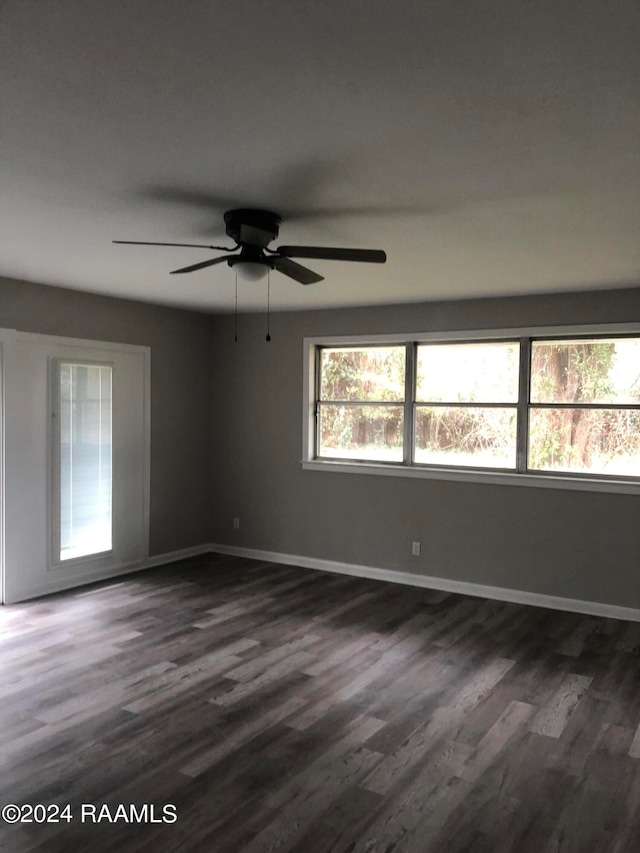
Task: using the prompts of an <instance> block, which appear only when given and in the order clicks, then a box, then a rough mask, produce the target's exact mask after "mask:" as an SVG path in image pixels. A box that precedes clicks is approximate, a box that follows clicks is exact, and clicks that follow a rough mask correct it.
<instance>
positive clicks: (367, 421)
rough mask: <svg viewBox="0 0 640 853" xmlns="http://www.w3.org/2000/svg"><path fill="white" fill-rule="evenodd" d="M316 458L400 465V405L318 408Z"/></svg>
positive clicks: (322, 405) (326, 405)
mask: <svg viewBox="0 0 640 853" xmlns="http://www.w3.org/2000/svg"><path fill="white" fill-rule="evenodd" d="M319 430H320V446H319V448H318V454H319V455H320V456H338V457H341V458H351V459H373V460H378V461H382V462H402V432H403V409H402V406H358V405H356V406H339V405H333V404H329V403H322V404H321V405H320V417H319Z"/></svg>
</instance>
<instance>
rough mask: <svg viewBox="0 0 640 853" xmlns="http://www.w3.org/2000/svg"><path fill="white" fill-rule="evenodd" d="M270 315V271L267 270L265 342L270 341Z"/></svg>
mask: <svg viewBox="0 0 640 853" xmlns="http://www.w3.org/2000/svg"><path fill="white" fill-rule="evenodd" d="M270 315H271V270H270V269H267V337H266V338H265V340H267V341H270V340H271V335H270V334H269V321H270V318H271V317H270Z"/></svg>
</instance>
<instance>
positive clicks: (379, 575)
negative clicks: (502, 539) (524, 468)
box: [211, 545, 640, 622]
mask: <svg viewBox="0 0 640 853" xmlns="http://www.w3.org/2000/svg"><path fill="white" fill-rule="evenodd" d="M211 550H212V551H214V552H216V553H218V554H227V555H229V556H232V557H246V558H248V559H252V560H264V561H266V562H270V563H284V564H285V565H287V566H300V567H302V568H304V569H318V570H320V571H323V572H333V573H335V574H340V575H352V576H354V577H359V578H370V579H372V580H380V581H388V582H390V583H400V584H405V585H406V586H417V587H423V588H426V589H437V590H441V591H442V592H455V593H460V594H461V595H473V596H477V597H480V598H491V599H494V600H496V601H509V602H511V603H512V604H528V605H532V606H533V607H548V608H549V609H551V610H564V611H568V612H570V613H583V614H585V615H587V616H605V617H607V618H610V619H624V620H626V621H628V622H640V610H638V609H635V608H633V607H621V606H620V605H616V604H606V603H605V602H601V601H582V600H580V599H578V598H562V597H561V596H557V595H544V594H542V593H537V592H527V591H526V590H520V589H509V588H507V587H501V586H485V585H484V584H478V583H470V582H468V581H456V580H449V579H448V578H438V577H432V576H429V575H416V574H413V573H412V572H397V571H394V570H392V569H380V568H377V567H375V566H362V565H357V564H355V563H339V562H335V561H333V560H321V559H318V558H316V557H303V556H300V555H296V554H279V553H277V552H275V551H260V550H257V549H254V548H239V547H236V546H235V545H211Z"/></svg>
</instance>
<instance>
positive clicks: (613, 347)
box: [531, 338, 640, 405]
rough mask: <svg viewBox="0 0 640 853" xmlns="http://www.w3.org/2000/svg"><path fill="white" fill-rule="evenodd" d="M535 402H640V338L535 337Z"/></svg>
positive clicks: (533, 378)
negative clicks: (559, 338)
mask: <svg viewBox="0 0 640 853" xmlns="http://www.w3.org/2000/svg"><path fill="white" fill-rule="evenodd" d="M531 402H532V403H604V404H606V403H615V404H618V405H624V404H625V403H640V339H638V338H631V339H612V340H611V339H609V340H607V339H601V340H581V341H544V342H542V341H534V342H533V347H532V353H531Z"/></svg>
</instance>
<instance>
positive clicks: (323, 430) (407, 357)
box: [303, 331, 640, 484]
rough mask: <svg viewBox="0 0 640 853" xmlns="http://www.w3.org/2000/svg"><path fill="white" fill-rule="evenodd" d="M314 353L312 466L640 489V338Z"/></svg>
mask: <svg viewBox="0 0 640 853" xmlns="http://www.w3.org/2000/svg"><path fill="white" fill-rule="evenodd" d="M307 346H308V355H309V368H308V370H307V374H308V375H309V377H310V382H309V391H310V397H309V398H308V399H309V409H308V411H309V418H308V421H307V426H308V432H307V435H308V444H307V447H308V448H309V453H308V456H307V458H306V459H305V460H303V462H306V463H313V462H314V461H317V462H318V463H319V464H320V465H321V466H322V463H325V464H327V463H331V462H333V463H338V464H340V463H341V464H342V465H343V466H344V464H345V463H357V464H358V465H359V466H360V467H363V466H364V467H367V465H368V467H369V468H371V467H372V466H375V467H376V469H380V468H382V467H385V468H387V469H388V470H390V471H391V472H396V473H398V472H400V473H401V472H402V471H404V472H405V473H408V474H411V475H412V476H413V475H415V476H431V475H435V473H434V472H440V474H441V475H442V474H443V473H444V474H445V475H446V473H447V472H449V473H451V474H452V475H456V472H467V473H468V474H473V472H479V473H482V472H485V473H486V474H487V475H490V474H493V475H496V474H508V475H511V476H512V477H513V475H515V476H516V477H518V478H519V479H520V480H523V479H524V480H526V481H527V482H528V483H531V482H534V480H537V481H538V482H537V483H534V484H540V481H541V480H543V481H548V479H549V478H551V477H555V478H556V480H557V481H558V480H560V479H562V481H563V482H566V481H567V478H569V477H570V478H571V479H572V480H576V481H577V480H580V479H582V480H583V481H586V480H589V481H590V482H592V481H593V480H599V481H603V482H606V481H607V480H609V481H613V480H615V481H620V480H623V481H634V480H640V337H639V336H637V335H636V336H632V335H631V334H624V335H622V334H619V335H613V334H607V335H601V336H596V335H593V334H582V335H575V334H574V335H562V334H558V331H556V333H555V334H554V335H553V336H551V335H548V336H545V335H544V334H540V333H538V331H536V334H528V335H524V334H521V333H518V334H516V335H512V337H510V338H507V337H503V338H499V337H498V336H497V335H496V336H495V337H489V336H488V334H487V335H486V336H483V337H481V338H480V339H476V340H473V339H466V338H465V337H462V336H452V337H451V339H448V340H443V339H442V338H435V337H434V338H432V339H429V338H428V337H425V338H424V339H422V340H418V341H408V340H397V339H380V340H378V341H376V340H375V339H374V340H369V341H362V342H361V341H358V340H356V341H354V342H349V343H344V344H343V343H340V342H338V341H336V342H335V343H334V342H330V341H324V340H323V341H321V342H318V341H314V340H309V341H307ZM312 388H313V389H315V391H314V392H311V389H312ZM312 416H314V417H312ZM305 440H306V439H305ZM343 470H344V468H343ZM428 472H432V474H429V473H428ZM376 473H380V470H376ZM454 478H456V477H455V476H454ZM465 479H473V477H465Z"/></svg>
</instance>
